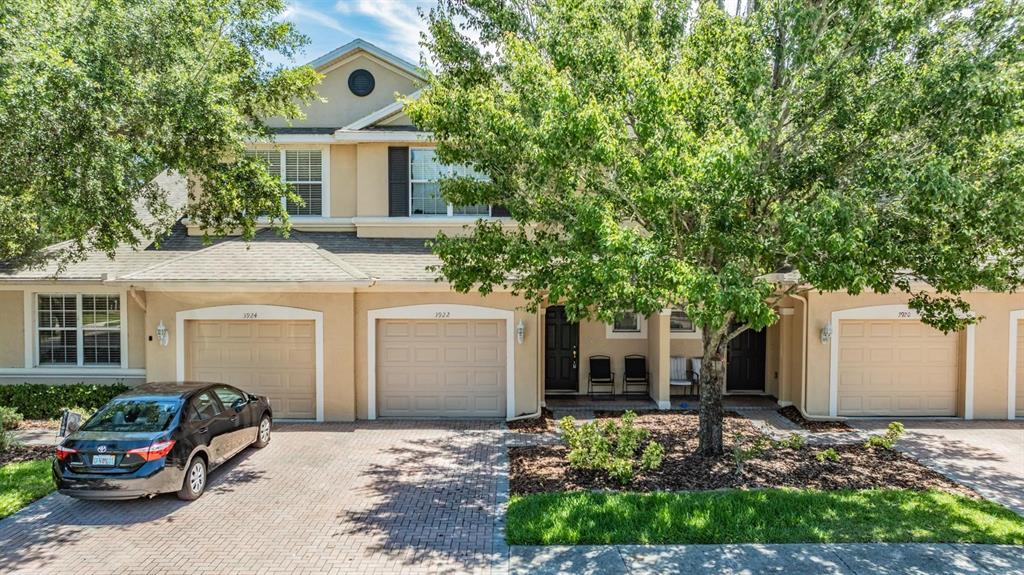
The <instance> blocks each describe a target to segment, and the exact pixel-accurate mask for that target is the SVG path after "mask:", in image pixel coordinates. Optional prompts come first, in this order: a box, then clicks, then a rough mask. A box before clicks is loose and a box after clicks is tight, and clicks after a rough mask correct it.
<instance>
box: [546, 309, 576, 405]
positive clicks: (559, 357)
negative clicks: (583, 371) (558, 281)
mask: <svg viewBox="0 0 1024 575" xmlns="http://www.w3.org/2000/svg"><path fill="white" fill-rule="evenodd" d="M579 348H580V324H578V323H571V322H569V320H568V319H566V317H565V308H563V307H562V306H556V307H549V308H548V310H547V314H546V315H545V316H544V391H545V392H551V391H576V390H577V389H578V388H579V361H578V357H579Z"/></svg>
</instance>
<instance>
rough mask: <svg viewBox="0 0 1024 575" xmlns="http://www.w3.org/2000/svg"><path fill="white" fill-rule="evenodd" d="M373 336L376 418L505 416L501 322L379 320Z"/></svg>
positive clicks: (503, 328)
mask: <svg viewBox="0 0 1024 575" xmlns="http://www.w3.org/2000/svg"><path fill="white" fill-rule="evenodd" d="M377 333H378V334H379V336H378V342H377V357H378V366H377V379H378V390H379V391H378V395H379V404H380V414H381V415H382V416H385V417H388V416H390V417H501V416H504V415H505V393H506V392H505V384H506V382H505V377H506V375H505V366H506V364H505V362H506V357H505V356H506V341H505V322H504V321H503V320H381V321H380V323H379V325H378V329H377Z"/></svg>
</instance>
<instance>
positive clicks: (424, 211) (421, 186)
mask: <svg viewBox="0 0 1024 575" xmlns="http://www.w3.org/2000/svg"><path fill="white" fill-rule="evenodd" d="M455 176H466V177H470V178H475V179H478V180H483V179H485V176H484V175H483V174H480V173H479V172H477V171H475V170H473V169H472V168H469V167H467V166H446V165H444V164H442V163H440V162H439V161H438V159H437V154H436V153H435V152H434V150H433V149H429V148H420V149H417V148H413V149H411V150H409V213H410V215H412V216H485V217H486V216H489V215H491V207H490V206H488V205H484V204H480V205H472V206H453V205H451V204H449V203H448V202H446V201H445V200H444V198H443V197H441V182H440V180H441V179H442V178H446V177H455Z"/></svg>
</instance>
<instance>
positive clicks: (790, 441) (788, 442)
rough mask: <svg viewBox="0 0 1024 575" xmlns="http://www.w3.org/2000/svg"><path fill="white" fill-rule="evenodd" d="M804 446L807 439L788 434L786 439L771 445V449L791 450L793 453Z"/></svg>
mask: <svg viewBox="0 0 1024 575" xmlns="http://www.w3.org/2000/svg"><path fill="white" fill-rule="evenodd" d="M805 445H807V438H806V437H804V436H803V435H800V434H799V433H796V432H793V433H790V434H789V437H787V438H786V439H780V440H779V441H775V442H773V443H772V446H773V447H776V448H785V449H792V450H794V451H800V450H801V449H803V448H804V446H805Z"/></svg>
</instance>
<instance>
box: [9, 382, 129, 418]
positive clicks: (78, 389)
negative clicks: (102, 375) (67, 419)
mask: <svg viewBox="0 0 1024 575" xmlns="http://www.w3.org/2000/svg"><path fill="white" fill-rule="evenodd" d="M129 389H131V387H130V386H127V385H124V384H122V383H115V384H110V385H106V384H88V383H75V384H69V385H46V384H42V383H21V384H17V385H0V405H4V406H7V407H12V408H14V409H15V410H17V411H18V412H20V413H21V414H22V415H23V416H25V418H26V419H59V418H60V416H61V411H62V410H63V409H64V407H65V406H68V405H74V406H79V407H81V408H82V409H91V410H96V409H99V408H100V407H102V406H103V404H105V403H107V402H108V401H110V400H111V399H112V398H113V397H114V396H116V395H120V394H122V393H124V392H126V391H128V390H129Z"/></svg>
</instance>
